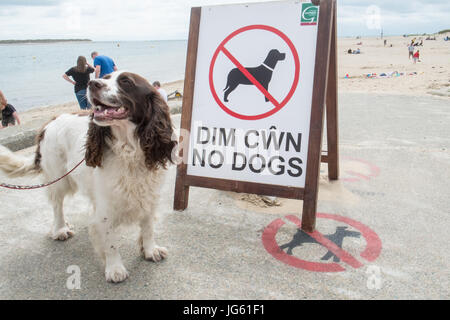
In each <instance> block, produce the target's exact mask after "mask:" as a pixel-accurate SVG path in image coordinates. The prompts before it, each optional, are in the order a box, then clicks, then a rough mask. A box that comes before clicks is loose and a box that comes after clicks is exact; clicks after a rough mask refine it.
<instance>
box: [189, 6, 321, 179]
mask: <svg viewBox="0 0 450 320" xmlns="http://www.w3.org/2000/svg"><path fill="white" fill-rule="evenodd" d="M305 5H306V6H305ZM308 5H310V4H306V3H302V2H299V1H283V2H268V3H255V4H236V5H224V6H212V7H202V11H201V19H200V33H199V40H198V52H197V67H196V73H195V86H194V98H193V105H192V120H191V135H190V143H189V152H188V166H187V174H188V175H191V176H201V177H210V178H219V179H227V180H236V181H247V182H255V183H264V184H272V185H283V186H292V187H299V188H304V187H305V176H306V166H307V155H308V140H309V130H310V128H309V125H310V115H311V102H312V93H313V79H314V65H315V54H316V52H315V50H316V40H317V23H301V21H302V14H303V13H304V12H303V11H305V10H306V9H308V8H309V7H307V6H308ZM316 12H317V11H316ZM313 18H314V17H313ZM303 19H304V17H303ZM311 21H314V19H312V20H311ZM315 21H317V19H316V20H315Z"/></svg>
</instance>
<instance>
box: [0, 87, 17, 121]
mask: <svg viewBox="0 0 450 320" xmlns="http://www.w3.org/2000/svg"><path fill="white" fill-rule="evenodd" d="M0 110H1V111H2V124H1V125H0V129H3V128H5V127H9V126H14V125H15V124H16V121H17V124H20V118H19V115H18V114H17V111H16V109H15V108H14V107H13V106H12V105H10V104H8V100H6V98H5V96H4V95H3V92H1V91H0Z"/></svg>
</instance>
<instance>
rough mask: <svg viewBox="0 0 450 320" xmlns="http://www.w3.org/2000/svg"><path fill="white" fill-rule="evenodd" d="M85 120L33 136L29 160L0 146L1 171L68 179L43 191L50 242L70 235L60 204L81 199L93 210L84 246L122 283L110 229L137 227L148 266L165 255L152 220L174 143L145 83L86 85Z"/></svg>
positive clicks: (162, 108) (118, 77)
mask: <svg viewBox="0 0 450 320" xmlns="http://www.w3.org/2000/svg"><path fill="white" fill-rule="evenodd" d="M88 98H89V101H90V102H91V104H92V105H93V106H94V112H93V113H92V114H91V116H89V117H88V116H80V115H75V114H72V115H69V114H64V115H61V116H59V117H57V118H56V119H54V120H53V121H51V122H50V123H49V124H47V125H46V126H45V127H44V128H43V130H42V131H41V132H40V134H39V135H38V145H37V150H36V153H35V156H34V157H33V158H22V157H19V156H17V155H15V154H13V153H12V152H10V151H9V150H8V149H6V148H5V147H2V146H0V169H2V170H3V171H5V172H6V173H8V174H9V175H10V176H22V175H26V174H36V173H42V175H43V177H44V179H45V180H46V181H50V180H52V179H55V178H57V177H60V176H62V175H64V174H65V173H66V172H67V170H70V169H71V168H73V167H74V166H75V165H76V164H77V163H78V162H79V161H80V160H81V159H83V158H84V159H85V163H83V164H82V165H81V166H80V167H79V168H77V170H76V171H74V173H72V174H71V175H69V176H67V177H66V178H64V179H62V180H61V181H59V182H57V183H55V184H53V185H51V186H49V187H48V189H47V191H48V198H49V200H50V202H51V204H52V206H53V212H54V224H53V228H52V231H51V235H52V237H53V239H55V240H66V239H68V238H70V237H71V236H73V234H74V232H73V231H72V230H71V229H70V228H69V226H68V224H67V223H66V221H65V219H64V213H63V201H64V197H65V196H66V195H69V194H73V193H75V192H76V191H77V190H80V191H81V192H83V193H84V194H85V195H86V196H87V197H89V198H90V200H91V201H92V203H93V207H94V214H93V219H92V221H91V223H90V226H89V231H90V235H91V241H92V243H93V245H94V247H95V249H96V251H97V252H98V253H99V254H100V256H101V257H102V258H103V260H104V262H105V276H106V280H107V281H111V282H121V281H123V280H125V279H126V278H127V277H128V272H127V270H126V269H125V267H124V265H123V263H122V260H121V257H120V254H119V252H118V246H117V239H116V238H117V233H116V231H115V229H116V227H118V226H119V225H124V224H125V225H127V224H132V223H138V224H139V226H140V238H139V243H140V246H141V249H142V253H143V255H144V257H145V259H147V260H152V261H160V260H161V259H163V258H165V257H166V256H167V249H166V248H163V247H159V246H157V245H156V243H155V240H154V236H153V233H154V218H155V210H156V205H157V202H158V199H159V188H160V187H161V184H162V179H163V176H164V172H165V168H166V165H167V163H168V162H173V160H175V159H174V157H175V150H176V148H175V146H176V141H175V139H173V134H174V132H173V127H172V122H171V119H170V114H169V108H168V106H167V104H166V103H165V102H164V100H163V98H162V97H161V96H160V95H159V93H158V91H157V90H156V89H155V88H154V87H152V86H151V85H150V84H149V83H148V81H146V80H145V79H144V78H142V77H140V76H139V75H136V74H133V73H128V72H114V73H112V74H111V75H108V76H105V77H104V78H103V79H97V80H92V81H90V82H89V86H88Z"/></svg>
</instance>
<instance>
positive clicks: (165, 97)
mask: <svg viewBox="0 0 450 320" xmlns="http://www.w3.org/2000/svg"><path fill="white" fill-rule="evenodd" d="M153 86H154V87H155V88H156V89H157V90H158V92H159V94H160V95H161V96H162V97H163V99H164V101H165V102H167V92H166V90H164V89H163V88H161V84H160V83H159V81H155V82H153Z"/></svg>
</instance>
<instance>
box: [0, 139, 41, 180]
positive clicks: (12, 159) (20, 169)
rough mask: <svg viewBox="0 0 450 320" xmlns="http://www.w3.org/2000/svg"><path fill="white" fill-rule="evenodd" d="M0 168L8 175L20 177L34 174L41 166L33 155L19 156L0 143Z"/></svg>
mask: <svg viewBox="0 0 450 320" xmlns="http://www.w3.org/2000/svg"><path fill="white" fill-rule="evenodd" d="M0 170H2V171H3V172H5V173H6V174H7V175H8V176H9V177H22V176H25V175H36V174H38V173H39V172H40V171H41V168H40V165H39V163H38V162H36V158H35V157H29V158H27V157H23V156H19V155H17V154H14V153H13V152H12V151H11V150H9V149H8V148H6V147H4V146H2V145H0Z"/></svg>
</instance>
